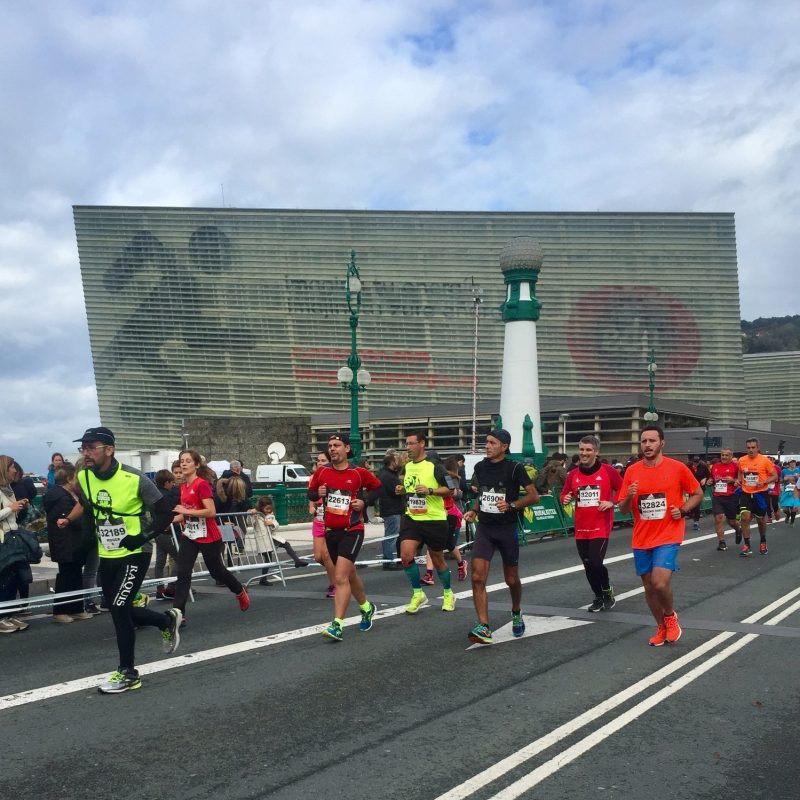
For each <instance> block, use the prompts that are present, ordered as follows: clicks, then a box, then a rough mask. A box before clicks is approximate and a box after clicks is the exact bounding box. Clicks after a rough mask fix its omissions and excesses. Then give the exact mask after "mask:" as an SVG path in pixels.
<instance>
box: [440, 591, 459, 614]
mask: <svg viewBox="0 0 800 800" xmlns="http://www.w3.org/2000/svg"><path fill="white" fill-rule="evenodd" d="M455 610H456V596H455V595H454V594H453V590H452V589H445V590H444V596H443V597H442V611H455Z"/></svg>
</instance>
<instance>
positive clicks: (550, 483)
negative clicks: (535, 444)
mask: <svg viewBox="0 0 800 800" xmlns="http://www.w3.org/2000/svg"><path fill="white" fill-rule="evenodd" d="M566 461H567V454H566V453H554V454H553V455H552V456H551V458H550V460H549V461H548V462H547V463H546V464H545V465H544V466H543V467H542V471H541V472H540V473H539V477H538V478H537V479H536V484H535V486H536V490H537V491H538V492H539V494H552V493H553V489H554V488H556V487H561V486H563V485H564V482H565V481H566V480H567V470H566V468H565V467H564V464H565V463H566Z"/></svg>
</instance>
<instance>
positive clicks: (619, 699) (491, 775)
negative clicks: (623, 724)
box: [436, 588, 800, 800]
mask: <svg viewBox="0 0 800 800" xmlns="http://www.w3.org/2000/svg"><path fill="white" fill-rule="evenodd" d="M798 595H800V588H798V589H793V590H792V591H791V592H789V593H787V594H785V595H784V596H783V597H779V598H778V599H777V600H774V601H773V602H772V603H770V604H769V605H767V606H765V607H764V608H762V609H760V610H759V611H757V612H756V613H755V614H752V615H750V616H749V617H747V618H746V619H743V620H742V622H743V623H755V622H758V621H759V620H761V619H763V618H764V617H765V616H767V615H769V614H771V613H772V612H773V611H774V610H775V609H776V608H779V607H780V606H782V605H784V604H786V603H788V602H789V601H790V600H792V599H794V598H795V597H797V596H798ZM798 606H800V603H795V604H794V605H793V606H790V607H789V608H788V609H786V610H785V611H784V612H781V613H780V614H778V615H777V616H776V617H775V618H774V619H773V620H771V621H770V622H768V623H766V624H768V625H770V624H771V625H775V624H777V623H778V622H780V621H781V620H782V619H784V618H785V617H786V616H788V615H789V614H791V613H794V611H795V610H796V609H797V607H798ZM736 635H737V634H735V633H733V632H729V631H728V632H725V633H720V634H718V635H717V636H715V637H714V638H713V639H709V640H708V641H707V642H704V643H703V644H701V645H700V646H699V647H696V648H694V650H691V651H689V652H688V653H686V655H684V656H681V657H680V658H678V659H676V660H675V661H673V662H671V663H670V664H667V665H666V666H664V667H662V668H661V669H658V670H656V671H655V672H653V673H651V674H650V675H648V676H646V677H645V678H642V679H641V680H639V681H637V682H636V683H634V684H631V686H629V687H627V688H626V689H623V690H622V691H621V692H618V693H617V694H615V695H613V696H612V697H609V698H608V699H607V700H604V701H603V702H601V703H598V704H597V705H596V706H593V707H592V708H590V709H588V710H587V711H584V712H583V713H582V714H579V715H578V716H577V717H575V718H573V719H571V720H570V721H569V722H566V723H564V724H563V725H560V726H559V727H558V728H555V729H554V730H553V731H551V732H550V733H548V734H546V735H544V736H542V737H540V738H538V739H536V741H534V742H531V743H530V744H528V745H526V746H525V747H522V748H521V749H519V750H517V751H516V752H514V753H513V754H512V755H510V756H508V757H506V758H504V759H502V760H501V761H498V762H497V763H495V764H492V765H491V766H489V767H487V768H486V769H484V770H481V772H480V773H479V774H478V775H475V776H473V777H472V778H469V779H467V780H466V781H464V782H463V783H461V784H459V785H458V786H456V787H454V788H453V789H451V790H450V791H448V792H445V793H444V794H442V795H440V796H439V797H437V798H436V800H463V798H466V797H469V796H470V795H472V794H474V793H475V792H477V791H478V790H479V789H482V788H483V787H484V786H488V785H489V784H490V783H493V782H494V781H496V780H497V779H498V778H501V777H502V776H503V775H505V774H506V773H508V772H510V771H511V770H513V769H516V768H517V767H518V766H520V765H521V764H523V763H525V762H526V761H528V760H530V759H531V758H533V757H534V756H536V755H538V754H539V753H542V752H544V751H545V750H547V749H549V748H550V747H552V746H553V745H554V744H557V743H558V742H560V741H561V740H562V739H565V738H566V737H567V736H571V735H572V734H573V733H575V732H577V731H578V730H580V729H581V728H583V727H585V726H586V725H589V724H590V723H592V722H595V721H596V720H597V719H598V718H599V717H601V716H602V715H603V714H606V713H608V712H609V711H612V710H613V709H615V708H617V707H618V706H620V705H622V704H623V703H626V702H627V701H628V700H630V699H631V698H633V697H635V696H636V695H638V694H641V693H642V692H643V691H645V690H646V689H649V688H650V687H651V686H654V685H655V684H656V683H659V682H660V681H662V680H663V679H664V678H666V677H668V676H669V675H671V674H672V673H674V672H677V671H678V670H681V669H683V668H684V667H685V666H686V665H687V664H690V663H691V662H692V661H696V660H697V659H698V658H700V657H702V656H704V655H705V654H706V653H708V652H709V651H711V650H714V649H715V648H716V647H717V646H718V645H721V644H722V643H724V642H726V641H728V640H729V639H731V638H733V637H734V636H736ZM745 636H746V637H753V638H756V637H757V635H756V634H745ZM749 641H750V640H749V639H748V640H747V641H745V642H744V644H747V643H748V642H749ZM744 644H742V645H740V646H742V647H743V646H744ZM736 645H739V642H737V643H736ZM731 647H733V645H732V646H731ZM728 649H730V648H728ZM737 649H738V647H737ZM723 652H727V651H723ZM731 654H732V653H731ZM726 657H727V656H726ZM715 663H716V662H715ZM700 666H701V667H702V666H703V665H700ZM699 668H700V667H698V669H699ZM687 674H689V673H687ZM674 685H675V684H670V686H668V687H666V688H667V689H669V688H670V687H671V686H674ZM643 702H647V701H643ZM636 708H638V706H636ZM631 710H633V709H631ZM645 710H646V709H645ZM608 724H609V725H611V724H612V723H608ZM601 730H602V729H601ZM588 738H590V737H587V739H588ZM584 741H586V740H584ZM566 752H569V750H567V751H565V753H566ZM563 755H564V754H563V753H562V754H560V755H559V756H556V757H555V758H554V759H551V762H548V763H556V762H557V767H560V766H563V764H565V763H567V762H563V761H562V756H563ZM578 755H580V754H578ZM574 757H575V758H577V755H575V756H574ZM535 772H536V770H534V772H532V773H530V775H533V774H534V773H535ZM527 777H529V776H526V778H527ZM545 777H546V776H545ZM522 780H525V778H523V779H522ZM541 780H543V778H541ZM514 785H516V784H514ZM526 788H529V787H528V786H526ZM521 791H524V789H523V790H521ZM513 796H517V795H513ZM498 797H499V795H498Z"/></svg>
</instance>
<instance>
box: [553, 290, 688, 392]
mask: <svg viewBox="0 0 800 800" xmlns="http://www.w3.org/2000/svg"><path fill="white" fill-rule="evenodd" d="M567 346H568V348H569V352H570V355H571V356H572V360H573V361H574V362H575V366H576V367H577V368H578V370H579V371H580V374H581V377H583V378H585V379H586V380H587V381H588V382H590V383H594V384H596V385H597V386H600V387H602V388H604V389H607V390H611V391H614V392H642V391H647V389H648V372H647V363H648V358H649V354H650V350H651V348H654V349H655V358H656V365H657V370H656V390H657V391H667V390H671V389H677V388H679V387H680V386H682V385H683V384H684V383H685V382H686V379H687V378H688V377H689V376H690V375H691V374H692V372H694V370H695V367H696V366H697V362H698V360H699V358H700V331H699V328H698V326H697V320H696V318H695V316H694V314H693V313H692V311H690V310H689V308H687V307H686V305H685V304H684V303H683V302H681V301H680V300H679V299H678V298H677V297H676V296H675V295H674V294H671V293H670V292H665V291H664V290H662V289H657V288H655V287H653V286H634V287H624V286H600V287H598V288H597V289H594V290H592V291H591V292H588V293H587V294H585V295H583V297H581V299H580V300H579V301H578V303H577V304H576V305H575V306H574V307H573V310H572V313H571V314H570V317H569V320H568V322H567Z"/></svg>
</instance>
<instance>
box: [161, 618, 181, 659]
mask: <svg viewBox="0 0 800 800" xmlns="http://www.w3.org/2000/svg"><path fill="white" fill-rule="evenodd" d="M167 616H168V617H169V627H167V628H165V629H164V630H163V631H161V638H162V640H163V641H162V646H163V648H164V652H165V653H174V652H175V651H176V650H177V649H178V645H179V644H180V643H181V634H180V632H179V628H180V627H181V622H183V614H182V613H181V610H180V609H179V608H171V609H170V610H169V611H167Z"/></svg>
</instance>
